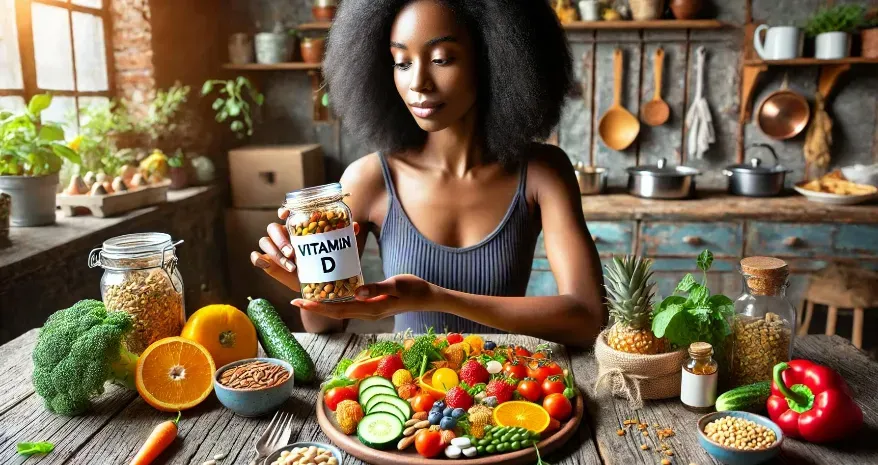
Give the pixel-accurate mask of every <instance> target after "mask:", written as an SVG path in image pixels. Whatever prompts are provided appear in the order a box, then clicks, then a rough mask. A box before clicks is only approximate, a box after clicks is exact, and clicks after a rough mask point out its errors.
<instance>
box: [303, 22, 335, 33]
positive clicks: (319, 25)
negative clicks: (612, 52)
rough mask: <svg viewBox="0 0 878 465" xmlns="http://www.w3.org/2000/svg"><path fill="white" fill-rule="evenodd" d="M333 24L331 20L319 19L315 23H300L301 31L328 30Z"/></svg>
mask: <svg viewBox="0 0 878 465" xmlns="http://www.w3.org/2000/svg"><path fill="white" fill-rule="evenodd" d="M329 26H332V22H331V21H318V22H314V23H304V24H300V25H299V30H300V31H328V30H329Z"/></svg>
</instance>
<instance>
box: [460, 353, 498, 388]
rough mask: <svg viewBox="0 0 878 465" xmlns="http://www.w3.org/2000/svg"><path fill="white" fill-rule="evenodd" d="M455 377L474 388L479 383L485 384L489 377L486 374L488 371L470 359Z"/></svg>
mask: <svg viewBox="0 0 878 465" xmlns="http://www.w3.org/2000/svg"><path fill="white" fill-rule="evenodd" d="M457 375H458V377H459V378H460V380H461V381H463V382H464V383H466V384H469V385H470V386H475V385H476V384H479V383H487V382H488V378H489V377H490V376H491V375H490V374H489V373H488V370H487V369H486V368H485V367H483V366H482V364H481V363H479V362H478V361H476V360H474V359H470V360H468V361H467V362H466V363H464V364H463V367H462V368H461V369H460V372H459V373H458V374H457Z"/></svg>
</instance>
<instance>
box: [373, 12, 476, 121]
mask: <svg viewBox="0 0 878 465" xmlns="http://www.w3.org/2000/svg"><path fill="white" fill-rule="evenodd" d="M390 53H391V54H392V55H393V61H394V70H393V80H394V82H395V83H396V90H397V91H398V92H399V96H400V97H402V100H403V101H404V102H405V104H406V106H407V107H408V108H409V111H410V112H411V114H412V116H414V118H415V121H417V123H418V126H420V127H421V129H423V130H425V131H429V132H435V131H439V130H442V129H445V128H447V127H448V126H450V125H452V124H453V123H455V122H456V121H458V120H460V119H461V118H463V116H464V115H466V114H467V112H469V111H470V110H471V109H472V107H473V105H474V104H475V101H476V68H475V62H474V61H475V57H474V55H475V53H474V50H473V44H472V40H471V38H470V36H469V34H468V32H467V31H466V29H465V28H464V27H462V26H461V25H460V24H458V23H457V21H456V20H455V18H454V14H453V12H452V11H451V10H450V9H449V8H448V7H447V6H445V5H443V4H442V3H440V2H439V1H438V0H415V1H413V2H411V3H409V4H408V5H406V6H405V7H404V8H403V9H402V10H401V11H400V12H399V15H397V17H396V20H395V21H394V23H393V29H392V30H391V32H390Z"/></svg>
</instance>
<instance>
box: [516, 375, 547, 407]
mask: <svg viewBox="0 0 878 465" xmlns="http://www.w3.org/2000/svg"><path fill="white" fill-rule="evenodd" d="M516 391H518V393H519V394H521V397H524V398H525V400H529V401H531V402H536V401H538V400H540V397H542V393H541V392H540V383H538V382H536V381H534V380H532V379H524V380H522V381H521V382H520V383H518V387H517V388H516Z"/></svg>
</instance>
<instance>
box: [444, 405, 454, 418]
mask: <svg viewBox="0 0 878 465" xmlns="http://www.w3.org/2000/svg"><path fill="white" fill-rule="evenodd" d="M453 411H454V409H453V408H451V407H445V410H443V411H442V416H443V417H450V416H451V412H453Z"/></svg>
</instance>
